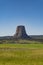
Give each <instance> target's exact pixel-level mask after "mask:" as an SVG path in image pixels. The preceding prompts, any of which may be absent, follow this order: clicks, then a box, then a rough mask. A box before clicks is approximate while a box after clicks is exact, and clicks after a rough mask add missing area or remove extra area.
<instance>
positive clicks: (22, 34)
mask: <svg viewBox="0 0 43 65" xmlns="http://www.w3.org/2000/svg"><path fill="white" fill-rule="evenodd" d="M14 38H17V39H28V38H29V36H28V35H27V34H26V30H25V26H23V25H20V26H17V29H16V33H15V34H14Z"/></svg>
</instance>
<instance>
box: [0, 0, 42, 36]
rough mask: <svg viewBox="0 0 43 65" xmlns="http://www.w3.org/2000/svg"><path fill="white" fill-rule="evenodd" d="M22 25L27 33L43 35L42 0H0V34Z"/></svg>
mask: <svg viewBox="0 0 43 65" xmlns="http://www.w3.org/2000/svg"><path fill="white" fill-rule="evenodd" d="M18 25H24V26H25V28H26V32H27V34H28V35H43V0H0V36H7V35H8V36H9V35H13V34H15V32H16V27H17V26H18Z"/></svg>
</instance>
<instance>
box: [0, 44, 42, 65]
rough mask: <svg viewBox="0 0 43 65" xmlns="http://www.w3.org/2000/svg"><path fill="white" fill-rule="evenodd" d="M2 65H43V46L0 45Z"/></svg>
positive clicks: (0, 64) (0, 63)
mask: <svg viewBox="0 0 43 65" xmlns="http://www.w3.org/2000/svg"><path fill="white" fill-rule="evenodd" d="M0 65H43V44H0Z"/></svg>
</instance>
